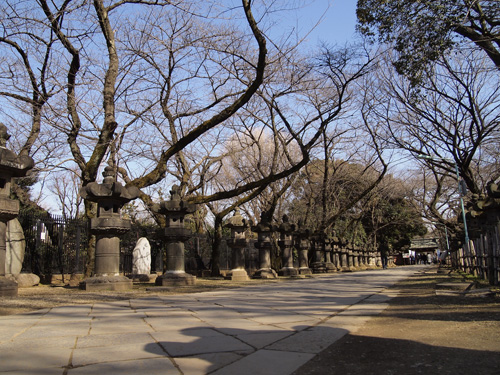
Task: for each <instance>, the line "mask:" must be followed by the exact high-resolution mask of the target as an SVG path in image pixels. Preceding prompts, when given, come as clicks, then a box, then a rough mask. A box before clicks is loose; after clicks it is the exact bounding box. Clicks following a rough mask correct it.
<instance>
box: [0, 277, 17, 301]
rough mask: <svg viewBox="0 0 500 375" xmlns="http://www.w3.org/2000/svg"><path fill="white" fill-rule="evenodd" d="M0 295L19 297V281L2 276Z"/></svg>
mask: <svg viewBox="0 0 500 375" xmlns="http://www.w3.org/2000/svg"><path fill="white" fill-rule="evenodd" d="M0 297H17V283H16V282H15V281H14V280H12V279H9V278H7V277H5V276H0Z"/></svg>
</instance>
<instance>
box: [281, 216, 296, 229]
mask: <svg viewBox="0 0 500 375" xmlns="http://www.w3.org/2000/svg"><path fill="white" fill-rule="evenodd" d="M278 231H279V232H280V233H284V234H291V233H292V232H294V231H295V224H292V223H290V219H289V218H288V215H283V222H282V223H281V225H280V226H279V228H278Z"/></svg>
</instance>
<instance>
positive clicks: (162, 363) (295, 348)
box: [0, 266, 425, 375]
mask: <svg viewBox="0 0 500 375" xmlns="http://www.w3.org/2000/svg"><path fill="white" fill-rule="evenodd" d="M424 267H425V266H411V267H399V268H395V269H389V270H376V271H363V272H355V273H339V274H328V275H322V276H318V277H314V278H310V279H298V280H291V281H290V282H283V283H277V284H266V285H259V286H249V287H244V288H239V289H232V290H224V291H214V292H204V293H195V294H186V295H175V296H165V297H162V296H152V297H149V298H141V299H135V300H129V301H120V302H112V303H98V304H97V303H96V304H94V305H75V306H65V307H56V308H52V309H45V310H40V311H37V312H34V313H28V314H21V315H11V316H4V317H0V374H2V373H13V374H18V375H20V374H30V375H33V374H37V375H38V374H63V375H66V374H69V375H84V374H85V375H90V374H93V375H97V374H99V375H101V374H120V375H128V374H131V375H132V374H133V375H137V374H139V375H141V374H143V375H155V374H162V375H170V374H172V375H174V374H175V375H179V374H186V375H197V374H214V375H222V374H228V375H229V374H231V375H234V374H238V375H245V374H252V375H256V374H259V375H265V374H272V375H288V374H291V373H292V372H293V371H294V370H296V369H297V368H299V367H300V366H301V365H303V364H304V363H306V362H307V361H309V360H311V359H312V358H313V357H314V356H315V355H316V354H317V353H319V352H320V351H322V350H323V349H325V348H327V347H328V346H330V345H331V344H332V343H334V342H335V341H336V340H338V339H339V338H341V337H343V336H344V335H345V334H347V333H348V332H354V331H355V330H356V328H357V327H360V326H361V325H362V324H363V323H364V322H365V321H366V320H368V319H369V318H370V316H373V315H376V314H379V313H380V312H381V311H382V310H383V309H384V308H385V307H386V306H387V301H388V300H389V299H390V298H392V297H394V293H395V292H394V291H389V290H387V289H386V288H387V287H389V286H391V285H393V284H394V283H396V282H397V281H399V280H402V279H405V278H407V277H409V276H411V275H412V274H413V273H415V272H418V271H419V270H421V269H422V268H424Z"/></svg>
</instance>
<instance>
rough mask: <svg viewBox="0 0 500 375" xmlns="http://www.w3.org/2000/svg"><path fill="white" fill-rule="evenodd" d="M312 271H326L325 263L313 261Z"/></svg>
mask: <svg viewBox="0 0 500 375" xmlns="http://www.w3.org/2000/svg"><path fill="white" fill-rule="evenodd" d="M312 271H313V273H325V272H326V264H325V263H323V262H315V263H313V264H312Z"/></svg>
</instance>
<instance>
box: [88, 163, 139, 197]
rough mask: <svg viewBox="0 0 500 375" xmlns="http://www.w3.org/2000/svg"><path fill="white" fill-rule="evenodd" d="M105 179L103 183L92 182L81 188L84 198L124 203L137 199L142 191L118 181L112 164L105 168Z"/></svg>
mask: <svg viewBox="0 0 500 375" xmlns="http://www.w3.org/2000/svg"><path fill="white" fill-rule="evenodd" d="M102 175H103V177H104V180H103V182H102V183H101V184H99V183H97V182H91V183H89V184H87V185H86V186H84V187H83V188H82V189H81V190H80V195H81V197H82V198H83V199H88V200H89V201H92V202H97V203H99V202H100V201H103V200H112V201H114V202H117V203H120V204H121V205H124V204H125V203H128V202H130V201H131V200H134V199H136V198H137V197H138V196H139V195H140V193H141V191H140V190H139V189H138V188H137V187H136V186H129V187H125V186H123V185H122V184H121V183H120V182H118V181H116V175H115V172H114V169H113V168H112V167H110V166H107V167H106V168H104V172H103V173H102Z"/></svg>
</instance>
